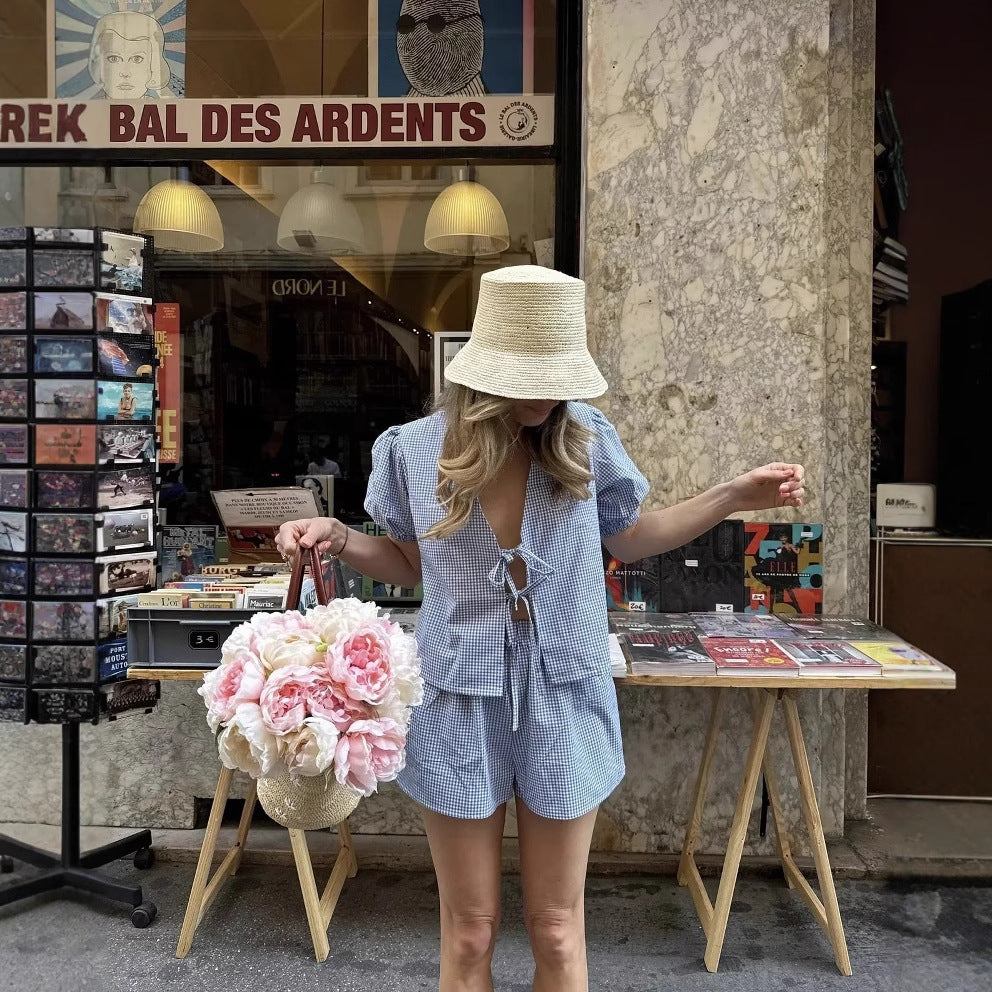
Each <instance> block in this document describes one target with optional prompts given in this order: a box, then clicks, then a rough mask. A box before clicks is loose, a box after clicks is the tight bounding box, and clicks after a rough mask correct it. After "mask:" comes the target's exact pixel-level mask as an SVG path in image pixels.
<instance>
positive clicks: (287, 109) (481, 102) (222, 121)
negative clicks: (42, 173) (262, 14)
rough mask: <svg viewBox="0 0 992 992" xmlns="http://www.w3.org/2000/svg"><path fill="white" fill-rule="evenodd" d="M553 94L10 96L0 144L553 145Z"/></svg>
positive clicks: (3, 108) (1, 112)
mask: <svg viewBox="0 0 992 992" xmlns="http://www.w3.org/2000/svg"><path fill="white" fill-rule="evenodd" d="M553 140H554V97H553V96H551V95H549V94H534V95H528V96H514V95H507V94H503V95H500V96H492V95H489V96H479V97H472V98H470V99H464V98H450V99H448V98H443V97H442V98H438V99H433V100H431V99H419V100H410V99H366V98H362V99H353V100H313V99H300V98H280V99H268V100H263V99H260V100H160V101H148V102H134V101H132V102H119V101H113V100H88V101H87V100H82V101H76V100H7V101H2V102H0V146H4V147H8V146H9V147H11V148H18V149H25V148H42V149H44V148H51V147H53V146H56V145H68V146H75V147H79V148H96V149H108V150H109V149H117V148H121V147H135V146H137V147H140V148H238V149H242V150H246V149H251V148H293V149H316V148H348V147H353V148H361V149H367V148H399V149H402V148H410V147H420V148H423V147H427V148H443V147H449V146H453V147H460V146H468V147H475V148H484V147H488V148H491V147H519V146H535V147H537V146H546V145H550V144H552V142H553Z"/></svg>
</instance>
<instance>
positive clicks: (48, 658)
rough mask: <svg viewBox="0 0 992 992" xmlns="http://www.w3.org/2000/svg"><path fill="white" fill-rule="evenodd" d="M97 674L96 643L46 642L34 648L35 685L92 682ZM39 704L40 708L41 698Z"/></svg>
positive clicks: (32, 665)
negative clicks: (90, 644)
mask: <svg viewBox="0 0 992 992" xmlns="http://www.w3.org/2000/svg"><path fill="white" fill-rule="evenodd" d="M95 674H96V646H95V645H93V646H85V645H82V644H44V645H40V646H39V647H36V648H35V649H34V658H33V659H32V664H31V681H32V684H34V685H53V684H56V683H59V682H91V681H92V680H93V679H94V678H95ZM38 705H39V708H40V707H41V701H40V700H39V703H38Z"/></svg>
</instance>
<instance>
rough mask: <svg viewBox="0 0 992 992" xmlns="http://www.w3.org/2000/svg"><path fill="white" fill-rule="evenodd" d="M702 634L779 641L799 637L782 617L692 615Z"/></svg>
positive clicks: (727, 614) (723, 614)
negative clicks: (763, 638)
mask: <svg viewBox="0 0 992 992" xmlns="http://www.w3.org/2000/svg"><path fill="white" fill-rule="evenodd" d="M689 616H690V617H691V618H692V621H693V623H694V624H695V625H696V629H697V630H698V631H699V633H700V634H703V635H705V636H706V637H767V638H772V639H774V640H777V641H782V640H786V641H787V640H791V639H792V638H794V637H798V636H799V635H798V634H797V633H796V632H795V631H794V630H793V628H792V627H790V626H789V625H788V624H787V623H784V622H783V620H782V617H780V616H776V615H773V614H771V613H690V614H689Z"/></svg>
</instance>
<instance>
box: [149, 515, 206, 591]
mask: <svg viewBox="0 0 992 992" xmlns="http://www.w3.org/2000/svg"><path fill="white" fill-rule="evenodd" d="M216 554H217V528H216V526H214V525H212V524H210V525H206V524H196V525H178V524H174V525H166V526H164V527H162V528H161V532H160V534H159V567H160V568H161V581H162V582H163V583H165V582H177V581H182V580H183V579H186V578H188V577H189V576H190V575H194V574H197V573H199V572H200V570H201V569H202V568H203V566H204V565H213V564H214V560H215V558H216Z"/></svg>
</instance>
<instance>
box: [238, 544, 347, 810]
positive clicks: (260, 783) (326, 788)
mask: <svg viewBox="0 0 992 992" xmlns="http://www.w3.org/2000/svg"><path fill="white" fill-rule="evenodd" d="M307 564H309V565H310V574H311V576H312V578H313V584H314V589H315V591H316V593H317V602H318V603H320V604H321V605H323V604H325V603H327V601H328V599H329V598H330V597H329V596H328V592H327V589H326V587H325V586H324V579H323V575H322V573H321V568H320V555H319V554H318V552H317V549H316V548H311V549H310V551H309V553H307V552H304V551H303V549H302V548H301V549H300V551H299V553H298V554H297V556H296V558H295V559H294V560H293V571H292V574H291V576H290V579H289V591H288V592H287V594H286V609H287V610H295V609H296V608H297V607H298V606H299V602H300V594H301V592H302V590H303V574H304V572H305V571H306V566H307ZM331 594H332V595H333V589H332V590H331ZM256 787H257V790H258V791H257V794H258V801H259V802H260V803H261V804H262V809H264V810H265V812H266V815H267V816H268V817H269V818H270V819H272V820H275V822H276V823H278V824H279V825H280V826H283V827H288V828H289V829H290V830H324V829H326V828H327V827H335V826H337V825H338V824H339V823H343V822H344V821H345V820H346V819H348V817H349V816H350V815H351V814H352V813H353V812H354V811H355V807H356V806H358V800H359V799H361V796H360V795H359V794H358V793H357V792H355V791H354V790H353V789H349V788H347V787H345V786H343V785H341V784H340V783H339V782H338V781H337V779H336V778H335V777H334V773H333V772H331V771H328V772H326V773H325V774H323V775H306V776H301V777H299V778H297V779H296V780H295V781H294V780H293V779H291V778H290V777H289V775H288V774H283V775H279V776H272V777H269V778H259V779H258V780H257V782H256Z"/></svg>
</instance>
